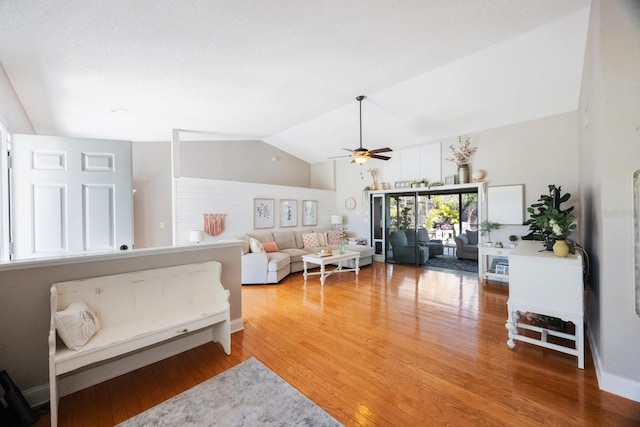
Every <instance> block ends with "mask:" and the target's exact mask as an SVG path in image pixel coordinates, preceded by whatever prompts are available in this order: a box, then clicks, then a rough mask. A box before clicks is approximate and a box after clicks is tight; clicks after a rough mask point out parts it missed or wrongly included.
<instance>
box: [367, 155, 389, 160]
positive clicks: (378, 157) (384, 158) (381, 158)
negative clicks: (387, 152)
mask: <svg viewBox="0 0 640 427" xmlns="http://www.w3.org/2000/svg"><path fill="white" fill-rule="evenodd" d="M369 157H371V158H372V159H378V160H389V159H391V157H388V156H379V155H377V154H372V155H370V156H369Z"/></svg>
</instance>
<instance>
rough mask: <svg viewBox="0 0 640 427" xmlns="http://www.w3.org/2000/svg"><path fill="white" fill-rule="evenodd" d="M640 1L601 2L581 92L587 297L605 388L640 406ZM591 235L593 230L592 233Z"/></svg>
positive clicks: (593, 22)
mask: <svg viewBox="0 0 640 427" xmlns="http://www.w3.org/2000/svg"><path fill="white" fill-rule="evenodd" d="M639 52H640V3H638V2H637V1H634V0H617V1H601V0H594V1H593V3H592V6H591V20H590V26H589V35H588V40H587V53H586V60H585V68H584V76H583V81H582V89H581V95H580V107H579V111H580V115H581V120H580V129H581V133H580V153H581V156H580V179H581V182H582V191H581V198H582V200H584V204H585V210H584V212H583V215H582V217H581V219H582V221H584V223H585V229H584V230H583V234H584V236H585V240H586V241H587V249H588V251H589V253H590V255H591V263H592V266H593V269H592V271H591V273H592V278H591V283H590V284H589V288H588V294H587V314H588V323H589V332H590V334H591V335H590V341H591V346H592V353H593V355H594V359H595V362H596V370H597V372H598V379H599V384H600V387H601V388H602V389H604V390H607V391H611V392H613V393H616V394H621V395H623V396H626V397H629V398H631V399H634V400H637V401H640V365H639V362H638V361H639V360H640V341H638V339H637V337H639V336H640V317H638V315H637V314H636V312H635V306H634V302H635V298H636V295H635V291H634V266H636V267H637V263H638V254H634V242H633V210H632V205H633V203H632V189H631V187H632V174H633V172H634V171H635V170H638V169H640V160H639V159H640V119H639V117H640V96H638V94H640V79H639V78H638V76H640V54H639ZM587 230H588V231H587Z"/></svg>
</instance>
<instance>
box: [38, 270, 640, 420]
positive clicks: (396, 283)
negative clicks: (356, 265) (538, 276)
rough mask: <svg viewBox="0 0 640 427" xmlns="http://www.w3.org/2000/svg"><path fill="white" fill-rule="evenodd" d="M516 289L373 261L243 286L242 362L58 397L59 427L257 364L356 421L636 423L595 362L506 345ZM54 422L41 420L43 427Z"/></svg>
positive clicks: (635, 409) (218, 361) (153, 371)
mask: <svg viewBox="0 0 640 427" xmlns="http://www.w3.org/2000/svg"><path fill="white" fill-rule="evenodd" d="M507 293H508V291H507V288H506V287H504V286H502V285H498V284H496V285H491V284H486V285H479V284H478V282H477V279H476V278H472V277H468V276H462V275H456V274H449V273H442V272H435V271H428V270H424V269H417V268H413V267H405V266H399V265H387V264H383V263H374V265H373V266H368V267H365V268H363V269H362V271H361V272H360V276H359V277H358V278H357V279H356V278H355V276H354V275H353V273H343V274H341V275H338V274H336V275H333V276H330V277H329V278H328V279H327V282H326V284H325V286H324V287H321V286H320V283H319V281H318V277H317V276H315V277H311V278H310V279H309V282H307V284H306V285H305V283H304V281H303V278H302V275H301V274H300V273H297V274H293V275H290V276H289V277H288V278H286V279H285V280H284V281H283V282H281V283H280V284H279V285H269V286H266V285H265V286H244V287H243V289H242V297H243V318H244V325H245V330H244V331H242V332H238V333H235V334H233V341H232V355H231V356H226V355H225V354H224V352H223V351H222V349H221V347H220V346H219V345H218V344H208V345H204V346H202V347H199V348H196V349H194V350H191V351H188V352H185V353H183V354H180V355H178V356H175V357H172V358H170V359H167V360H164V361H162V362H159V363H156V364H154V365H151V366H148V367H145V368H143V369H139V370H137V371H134V372H132V373H130V374H127V375H123V376H121V377H118V378H115V379H113V380H110V381H107V382H105V383H102V384H99V385H97V386H94V387H91V388H88V389H85V390H83V391H80V392H77V393H75V394H72V395H70V396H66V397H64V398H62V399H61V401H60V412H61V416H60V425H61V426H63V427H64V426H101V425H105V426H111V425H113V424H116V423H118V422H120V421H123V420H125V419H127V418H129V417H131V416H133V415H135V414H137V413H139V412H141V411H143V410H145V409H147V408H149V407H151V406H153V405H156V404H158V403H160V402H162V401H164V400H166V399H168V398H170V397H172V396H174V395H175V394H177V393H180V392H182V391H184V390H186V389H188V388H190V387H192V386H194V385H195V384H198V383H200V382H202V381H204V380H206V379H208V378H210V377H212V376H214V375H216V374H218V373H220V372H223V371H224V370H226V369H228V368H230V367H232V366H234V365H236V364H238V363H240V362H241V361H243V360H246V359H248V358H250V357H255V358H257V359H258V360H260V361H261V362H262V363H264V364H265V365H266V366H268V367H269V368H270V369H271V370H273V371H274V372H276V373H277V374H278V375H280V376H281V377H282V378H283V379H285V380H286V381H287V382H288V383H289V384H291V385H293V386H294V387H295V388H297V389H298V390H299V391H301V392H302V393H304V394H305V395H306V396H307V397H309V398H310V399H311V400H313V401H314V402H315V403H316V404H318V405H319V406H320V407H322V408H323V409H324V410H326V411H327V412H328V413H330V414H331V415H332V416H334V417H335V418H336V419H338V420H339V421H340V422H342V423H343V424H345V425H347V426H359V425H362V426H405V425H406V426H430V425H435V426H441V425H451V426H478V425H483V426H492V425H508V426H542V425H544V426H638V425H640V403H636V402H633V401H630V400H627V399H624V398H621V397H618V396H615V395H612V394H609V393H606V392H602V391H600V390H599V389H598V386H597V380H596V374H595V371H594V367H593V362H592V359H591V354H587V362H586V369H584V370H580V369H578V368H577V364H576V359H575V357H572V356H569V355H564V354H560V353H557V352H554V351H551V350H546V349H542V348H538V347H535V346H532V345H528V344H524V343H518V345H517V347H516V348H515V350H509V349H508V347H507V345H506V339H507V331H506V329H505V327H504V323H505V319H506V317H507V314H506V306H505V304H506V301H507ZM48 422H49V419H48V415H47V414H45V415H44V416H43V418H42V419H41V421H40V423H39V425H47V424H48Z"/></svg>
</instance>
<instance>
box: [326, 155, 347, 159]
mask: <svg viewBox="0 0 640 427" xmlns="http://www.w3.org/2000/svg"><path fill="white" fill-rule="evenodd" d="M346 157H351V154H347V155H346V156H333V157H327V159H344V158H346Z"/></svg>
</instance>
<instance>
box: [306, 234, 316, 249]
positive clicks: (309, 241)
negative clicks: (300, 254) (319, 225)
mask: <svg viewBox="0 0 640 427" xmlns="http://www.w3.org/2000/svg"><path fill="white" fill-rule="evenodd" d="M302 241H303V242H304V247H305V248H317V247H318V246H320V243H319V242H318V235H317V234H316V233H304V234H302Z"/></svg>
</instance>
